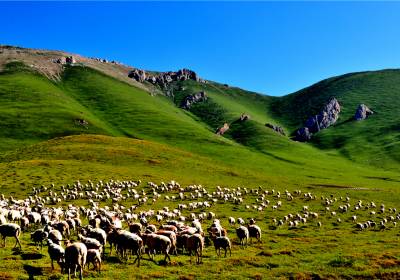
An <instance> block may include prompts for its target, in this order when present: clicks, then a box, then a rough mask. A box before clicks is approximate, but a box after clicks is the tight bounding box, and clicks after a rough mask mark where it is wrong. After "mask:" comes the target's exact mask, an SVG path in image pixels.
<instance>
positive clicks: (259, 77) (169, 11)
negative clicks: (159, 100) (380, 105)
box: [0, 2, 400, 95]
mask: <svg viewBox="0 0 400 280" xmlns="http://www.w3.org/2000/svg"><path fill="white" fill-rule="evenodd" d="M0 44H8V45H18V46H22V47H30V48H42V49H58V50H66V51H70V52H75V53H79V54H82V55H86V56H94V57H102V58H108V59H115V60H118V61H121V62H124V63H126V64H129V65H132V66H135V67H139V68H144V69H150V70H161V71H164V70H177V69H180V68H183V67H186V68H190V69H193V70H195V71H197V72H198V73H199V74H200V76H202V77H204V78H206V79H210V80H215V81H218V82H222V83H228V84H230V85H235V86H239V87H242V88H245V89H248V90H253V91H257V92H261V93H265V94H269V95H284V94H287V93H291V92H294V91H296V90H299V89H301V88H303V87H305V86H308V85H311V84H313V83H315V82H317V81H319V80H321V79H324V78H327V77H330V76H333V75H339V74H344V73H348V72H354V71H363V70H375V69H383V68H399V66H400V2H399V3H396V2H386V3H375V2H365V3H363V2H353V3H351V2H286V3H282V2H252V3H249V2H219V3H215V2H186V3H185V2H150V3H149V2H147V3H144V2H143V3H142V2H129V3H127V2H117V3H115V2H114V3H112V2H97V3H95V2H86V3H81V2H37V3H33V2H8V3H7V2H0Z"/></svg>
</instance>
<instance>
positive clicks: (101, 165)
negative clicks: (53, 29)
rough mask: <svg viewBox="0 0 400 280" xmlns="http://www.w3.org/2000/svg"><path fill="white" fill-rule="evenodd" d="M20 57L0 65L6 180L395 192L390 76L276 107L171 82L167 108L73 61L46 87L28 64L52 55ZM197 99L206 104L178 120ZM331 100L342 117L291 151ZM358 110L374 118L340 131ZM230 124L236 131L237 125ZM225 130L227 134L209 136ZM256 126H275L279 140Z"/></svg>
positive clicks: (397, 83)
mask: <svg viewBox="0 0 400 280" xmlns="http://www.w3.org/2000/svg"><path fill="white" fill-rule="evenodd" d="M14 51H16V50H14ZM22 53H23V55H22V56H19V58H20V60H18V59H14V60H10V59H9V58H7V59H3V60H1V59H0V64H1V61H3V62H4V61H7V63H5V62H4V64H1V68H2V69H3V70H2V71H1V72H0V98H1V99H0V112H1V114H2V116H3V117H2V118H1V119H0V128H1V129H0V173H1V172H3V174H4V176H5V177H7V178H8V179H7V180H14V181H15V180H16V181H15V182H17V181H18V182H21V183H22V181H23V180H32V182H34V180H35V176H36V175H34V174H35V173H36V172H37V174H41V175H37V176H41V178H45V177H46V176H45V174H47V175H48V177H49V178H50V177H51V178H53V179H54V180H62V179H63V178H70V177H68V176H71V174H75V173H77V172H78V173H79V174H80V176H83V177H85V178H88V176H94V175H93V174H97V175H96V178H99V179H100V178H104V176H106V174H110V173H115V174H119V175H118V176H123V175H124V174H129V175H132V176H133V175H134V176H144V175H151V174H148V173H150V171H151V170H155V172H158V173H159V174H162V175H164V176H166V174H169V175H170V176H171V177H174V176H175V175H176V176H178V177H179V178H181V179H182V180H183V181H186V182H188V183H193V182H201V181H202V180H203V181H207V182H210V183H211V182H218V184H223V183H229V184H231V183H238V184H245V182H254V183H255V182H257V184H262V183H265V184H269V185H274V184H283V185H284V184H291V185H299V186H300V185H308V184H313V185H336V184H339V185H341V186H350V185H361V186H374V184H375V183H376V182H384V183H385V184H392V183H393V182H397V181H398V180H400V178H398V171H399V169H400V162H399V155H400V149H399V140H400V139H399V137H400V132H399V119H400V117H399V115H398V112H399V110H398V108H399V107H398V106H399V105H400V104H399V100H398V92H399V90H400V71H397V70H385V71H377V72H365V73H355V74H348V75H344V76H341V77H336V78H331V79H328V80H325V81H322V82H320V83H318V84H316V85H314V86H311V87H309V88H306V89H304V90H301V91H299V92H297V93H294V94H290V95H288V96H284V97H270V96H265V95H261V94H257V93H253V92H248V91H245V90H242V89H239V88H235V87H230V86H228V85H223V84H219V83H215V82H212V81H207V82H206V83H204V82H196V81H194V80H185V81H175V82H172V83H170V85H169V88H168V91H169V94H168V96H167V94H165V95H163V94H155V93H157V92H161V88H158V89H157V88H156V86H152V85H150V84H149V83H148V82H145V83H139V82H137V81H132V82H131V81H126V80H125V79H124V78H123V79H120V78H119V77H120V74H121V73H122V72H117V73H114V74H112V75H109V74H108V71H111V72H112V71H113V69H114V67H120V66H119V65H108V63H105V64H104V65H102V64H100V65H101V66H102V67H104V69H103V70H101V69H99V67H100V66H98V65H97V62H98V61H97V60H94V61H93V60H90V59H87V58H83V57H82V58H80V59H81V61H83V62H82V63H81V62H79V63H78V62H77V63H73V64H72V65H69V64H65V65H62V66H61V68H60V72H59V73H58V76H57V78H56V79H55V78H53V77H51V76H48V75H46V74H45V73H43V72H42V71H38V65H36V66H32V65H31V64H29V63H36V61H37V60H41V59H43V60H44V61H45V62H44V65H47V63H50V62H51V63H55V62H52V61H51V60H49V59H50V58H51V59H53V58H52V56H53V55H54V54H53V53H52V52H50V54H47V53H46V52H45V51H42V52H41V53H40V54H35V55H33V56H32V57H33V58H35V59H36V60H35V59H33V58H32V57H31V55H32V54H30V52H28V51H24V52H22ZM1 55H2V54H1V53H0V57H1ZM7 55H8V56H9V53H8V54H7ZM36 55H37V56H36ZM57 55H62V52H56V56H57ZM16 56H17V55H16ZM27 56H28V58H26V57H27ZM17 57H18V56H17ZM38 57H39V58H38ZM49 57H50V58H49ZM32 59H33V60H32ZM87 60H88V61H91V62H90V63H93V64H94V65H97V66H96V67H91V65H90V63H89V62H85V61H87ZM10 61H11V62H10ZM49 61H50V62H49ZM98 63H102V62H98ZM111 64H112V63H111ZM39 66H40V65H39ZM57 67H59V66H57ZM121 67H126V68H124V69H125V70H126V71H127V72H128V70H127V69H130V68H129V67H127V66H121ZM125 70H124V71H125ZM127 72H126V75H128V73H127ZM154 73H155V72H154ZM130 80H131V79H130ZM200 91H203V92H205V95H206V96H207V100H206V101H204V100H203V101H201V102H197V103H194V104H192V106H190V108H185V109H184V108H181V107H182V102H183V100H184V99H185V98H186V97H187V96H189V95H193V94H196V93H198V92H200ZM331 96H335V97H336V98H337V99H338V100H339V102H340V104H341V106H342V112H341V115H340V117H339V120H338V122H337V123H336V124H335V125H334V126H332V127H330V128H328V129H326V130H324V131H321V132H319V133H317V134H316V135H315V137H314V138H313V139H312V142H311V143H299V142H295V141H293V140H291V139H290V137H289V136H290V134H291V133H292V132H293V131H294V130H295V129H296V128H298V127H300V126H302V125H303V123H304V121H305V120H306V119H307V117H309V116H310V115H312V114H315V113H317V112H318V111H319V110H320V109H321V108H322V107H323V105H324V103H325V102H326V101H327V100H328V99H329V98H330V97H331ZM360 103H365V104H366V105H367V106H369V107H370V108H371V109H372V110H374V111H375V112H376V114H374V115H373V116H371V117H370V118H368V119H366V120H364V121H360V122H355V121H352V120H351V117H352V115H353V114H354V112H355V110H356V108H357V106H358V105H359V104H360ZM242 114H244V115H247V116H248V119H247V118H246V119H245V120H242V121H241V120H240V117H241V116H242ZM225 123H227V124H228V125H229V127H230V128H229V130H227V131H226V132H225V133H224V134H223V135H216V133H215V132H216V130H217V128H219V127H221V126H223V125H224V124H225ZM266 123H270V124H273V125H278V126H281V127H282V128H283V130H284V131H285V133H286V136H284V135H281V134H279V133H277V132H275V131H274V130H272V129H271V128H269V127H267V126H265V124H266ZM79 135H81V136H79ZM142 140H144V141H145V142H141V141H142ZM143 143H146V144H145V145H144V144H143ZM160 145H161V146H160ZM113 147H118V148H117V151H116V150H114V148H113ZM138 147H140V148H138ZM138 149H139V150H140V149H144V150H143V151H141V152H143V153H139V152H137V151H138ZM141 155H143V156H141ZM58 164H61V165H62V168H63V172H61V173H60V171H59V170H58V169H57V168H59V167H57V166H59V165H58ZM370 165H371V166H370ZM78 167H79V168H78ZM376 167H381V168H382V170H376V171H375V170H374V169H375V168H376ZM53 168H54V170H53ZM384 169H386V170H391V171H385V170H384ZM9 170H15V174H13V175H12V176H11V175H10V174H9ZM85 170H86V171H85ZM207 170H209V172H210V174H208V175H209V177H210V178H209V180H206V179H204V176H208V175H207ZM28 174H29V175H28ZM50 174H51V176H50ZM85 174H86V175H85ZM58 176H61V177H58ZM152 176H153V175H152ZM124 177H125V176H124ZM156 177H157V178H160V179H161V176H156ZM18 178H20V179H18ZM27 178H28V179H27ZM377 180H378V181H377ZM7 182H8V181H7Z"/></svg>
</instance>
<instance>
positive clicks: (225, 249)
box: [224, 248, 228, 258]
mask: <svg viewBox="0 0 400 280" xmlns="http://www.w3.org/2000/svg"><path fill="white" fill-rule="evenodd" d="M224 251H225V256H224V258H226V252H227V251H228V249H227V248H224Z"/></svg>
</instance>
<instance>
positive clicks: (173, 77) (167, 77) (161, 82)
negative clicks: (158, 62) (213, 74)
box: [128, 69, 205, 89]
mask: <svg viewBox="0 0 400 280" xmlns="http://www.w3.org/2000/svg"><path fill="white" fill-rule="evenodd" d="M128 76H129V77H130V78H132V79H135V80H136V81H138V82H141V83H143V82H144V81H147V82H149V83H152V84H154V85H158V86H159V87H160V88H162V89H166V88H167V86H168V84H170V83H172V82H175V81H186V80H194V81H196V82H203V83H204V82H205V81H204V80H203V79H201V78H200V77H199V76H198V75H197V73H196V72H194V71H192V70H189V69H181V70H179V71H176V72H172V71H169V72H160V73H158V74H151V73H146V71H145V70H141V69H134V70H132V71H131V72H130V73H129V74H128Z"/></svg>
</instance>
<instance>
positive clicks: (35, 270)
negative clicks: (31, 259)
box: [24, 264, 43, 279]
mask: <svg viewBox="0 0 400 280" xmlns="http://www.w3.org/2000/svg"><path fill="white" fill-rule="evenodd" d="M24 269H25V271H26V273H28V275H29V279H34V278H35V276H38V275H43V271H42V268H41V267H35V266H32V265H28V264H24Z"/></svg>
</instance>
